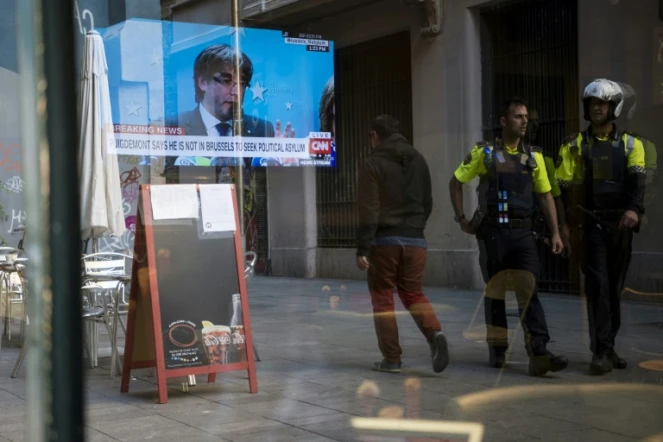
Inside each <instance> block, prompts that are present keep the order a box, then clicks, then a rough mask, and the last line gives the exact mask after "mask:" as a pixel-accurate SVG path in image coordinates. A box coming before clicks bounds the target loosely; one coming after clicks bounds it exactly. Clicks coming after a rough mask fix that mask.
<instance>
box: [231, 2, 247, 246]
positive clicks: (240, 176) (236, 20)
mask: <svg viewBox="0 0 663 442" xmlns="http://www.w3.org/2000/svg"><path fill="white" fill-rule="evenodd" d="M231 14H232V26H233V28H235V32H234V37H235V38H234V39H235V78H237V79H239V78H241V76H242V71H241V69H240V67H241V56H242V51H241V47H240V40H239V34H240V31H239V28H240V24H241V23H240V17H239V0H232V3H231ZM235 85H236V87H237V96H238V97H241V96H242V90H241V87H242V86H241V84H240V83H239V82H238V83H236V84H235ZM234 112H235V115H234V116H233V118H234V119H235V122H236V124H235V129H236V130H235V131H234V135H235V136H239V137H241V136H242V135H243V130H242V123H243V120H244V115H243V111H242V109H241V108H239V109H235V110H234ZM244 164H245V162H244V157H241V158H240V161H239V166H238V167H237V180H236V182H237V183H238V184H237V202H238V204H237V206H238V207H237V209H238V210H239V232H240V235H241V236H242V249H243V250H246V238H245V232H244Z"/></svg>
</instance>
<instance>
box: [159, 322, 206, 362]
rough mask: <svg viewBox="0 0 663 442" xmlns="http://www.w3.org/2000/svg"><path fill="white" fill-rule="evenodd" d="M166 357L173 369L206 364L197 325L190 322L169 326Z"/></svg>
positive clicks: (175, 323) (174, 323)
mask: <svg viewBox="0 0 663 442" xmlns="http://www.w3.org/2000/svg"><path fill="white" fill-rule="evenodd" d="M166 338H167V339H166V340H165V344H166V348H165V349H166V357H167V360H168V361H169V364H168V365H169V366H171V367H182V366H197V365H204V364H205V359H206V357H205V354H204V352H203V351H202V346H201V342H200V336H199V332H198V330H196V324H194V323H193V322H190V321H184V320H180V321H175V322H173V323H172V324H170V325H169V326H168V331H167V336H166Z"/></svg>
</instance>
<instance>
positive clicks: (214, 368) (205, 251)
mask: <svg viewBox="0 0 663 442" xmlns="http://www.w3.org/2000/svg"><path fill="white" fill-rule="evenodd" d="M138 208H139V210H138V221H137V223H136V240H135V245H134V266H133V269H132V278H131V280H132V284H131V297H130V303H129V318H128V322H127V337H126V343H125V356H124V363H123V372H122V386H121V391H122V392H123V393H127V392H128V391H129V381H130V379H131V370H133V369H140V368H151V367H155V368H156V369H157V370H156V371H157V381H158V382H157V383H158V391H159V402H160V403H165V402H167V401H168V391H167V379H169V378H173V377H185V376H189V375H196V374H207V375H208V381H209V382H214V381H215V379H216V373H220V372H226V371H236V370H247V372H248V377H249V390H250V391H251V393H256V392H257V391H258V384H257V379H256V369H255V357H254V351H253V338H252V334H251V319H250V316H249V306H248V298H247V292H246V282H245V280H244V259H243V251H242V244H241V237H240V233H239V232H238V231H237V228H236V226H237V225H238V224H239V217H238V210H237V199H236V197H235V191H234V186H232V185H228V184H207V185H205V184H191V185H170V184H169V185H164V186H154V185H143V186H141V190H140V196H139V201H138Z"/></svg>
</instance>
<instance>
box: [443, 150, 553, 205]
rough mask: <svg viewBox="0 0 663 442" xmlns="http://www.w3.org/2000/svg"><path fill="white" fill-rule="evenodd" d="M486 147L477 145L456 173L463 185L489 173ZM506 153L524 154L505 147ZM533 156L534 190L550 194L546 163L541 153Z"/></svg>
mask: <svg viewBox="0 0 663 442" xmlns="http://www.w3.org/2000/svg"><path fill="white" fill-rule="evenodd" d="M485 147H486V145H483V144H477V145H475V146H474V148H473V149H472V151H471V152H470V153H469V155H468V156H467V157H466V158H465V161H463V164H461V165H460V166H459V167H458V169H456V171H455V172H454V176H455V177H456V179H457V180H458V181H460V182H461V183H463V184H466V183H469V182H470V181H472V180H473V179H474V178H476V177H477V176H484V175H486V174H487V173H488V170H487V169H486V165H485V161H484V159H485V156H486V152H485V151H484V148H485ZM504 152H505V153H507V154H508V155H521V154H522V152H521V151H520V150H519V149H518V146H515V147H510V146H504ZM532 156H533V157H534V160H535V161H536V168H534V170H532V181H533V189H534V192H536V193H547V192H550V191H551V189H552V187H551V185H550V181H549V180H548V173H547V171H546V165H545V161H544V159H543V155H542V154H541V152H535V151H532Z"/></svg>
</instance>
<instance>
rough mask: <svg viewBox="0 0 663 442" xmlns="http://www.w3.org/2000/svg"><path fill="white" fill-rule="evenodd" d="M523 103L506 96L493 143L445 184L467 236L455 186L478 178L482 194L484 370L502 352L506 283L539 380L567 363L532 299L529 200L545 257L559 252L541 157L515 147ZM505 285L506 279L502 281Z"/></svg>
mask: <svg viewBox="0 0 663 442" xmlns="http://www.w3.org/2000/svg"><path fill="white" fill-rule="evenodd" d="M527 121H528V114H527V104H526V102H525V101H524V100H523V99H521V98H517V97H514V98H511V99H509V100H508V101H507V102H506V103H505V104H504V105H503V107H502V110H501V113H500V124H501V126H502V135H501V137H500V139H501V143H500V144H499V145H498V144H496V145H493V144H492V143H487V142H480V143H478V144H477V145H476V146H475V147H474V148H473V149H472V151H471V152H470V154H469V155H468V156H467V158H466V159H465V161H464V162H463V164H461V165H460V166H459V167H458V169H456V171H455V173H454V176H453V177H452V178H451V182H450V183H449V189H450V196H451V204H452V206H453V209H454V211H455V213H456V216H455V221H456V222H457V223H459V224H460V228H461V229H462V230H463V231H464V232H466V233H469V234H475V233H476V227H475V225H473V224H472V223H471V222H470V220H468V219H467V218H465V215H464V210H463V184H465V183H469V182H470V181H471V180H473V179H474V178H475V177H476V176H480V177H481V181H482V183H484V187H483V188H484V189H485V202H486V216H485V218H484V219H483V221H482V230H483V232H482V233H483V238H484V243H485V246H486V255H487V259H488V262H487V270H488V277H489V282H488V284H487V286H486V294H485V297H484V305H485V316H486V328H487V338H486V340H487V342H488V349H489V359H490V364H491V365H492V366H494V367H502V366H503V365H504V363H505V353H506V350H507V348H508V334H507V318H506V314H505V312H504V308H505V306H504V293H505V288H506V284H507V283H509V284H513V286H514V290H515V292H516V297H517V300H518V308H519V310H520V314H521V322H522V324H523V330H524V332H525V346H526V349H527V354H528V356H529V373H530V374H531V375H533V376H542V375H544V374H545V373H547V372H548V371H553V372H556V371H560V370H563V369H564V368H566V366H567V365H568V361H567V359H566V358H565V357H563V356H555V355H554V354H552V353H551V352H550V351H548V350H547V349H546V345H547V343H548V341H549V340H550V337H549V335H548V326H547V324H546V318H545V315H544V313H543V306H542V305H541V302H540V300H539V297H538V296H537V294H536V280H537V278H538V275H539V267H540V264H539V254H538V250H537V247H536V243H535V239H534V234H533V231H532V215H533V207H534V195H536V197H537V199H538V203H539V206H540V207H541V209H542V211H543V212H544V214H545V218H546V221H547V224H548V227H549V229H550V231H551V233H552V237H551V239H550V243H551V247H552V251H553V253H555V254H559V253H561V252H562V249H563V245H562V240H561V238H560V234H559V230H558V226H557V212H556V210H555V204H554V202H553V198H552V196H551V194H550V190H551V186H550V182H549V180H548V175H547V172H546V167H545V164H544V160H543V155H542V154H541V152H540V151H538V150H534V149H532V148H531V147H530V146H528V145H527V144H525V143H523V142H522V138H523V136H524V135H525V133H526V131H527ZM509 279H512V280H513V281H509Z"/></svg>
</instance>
